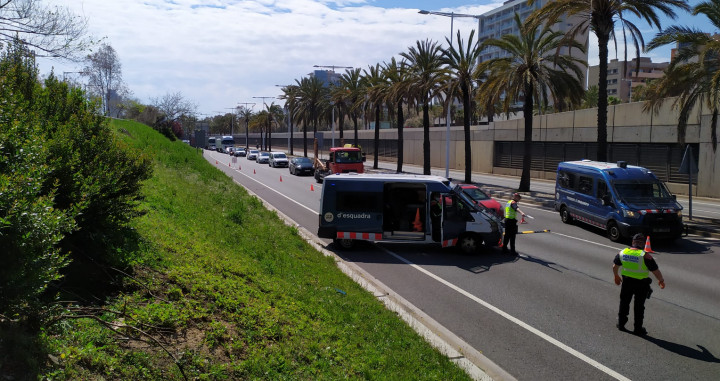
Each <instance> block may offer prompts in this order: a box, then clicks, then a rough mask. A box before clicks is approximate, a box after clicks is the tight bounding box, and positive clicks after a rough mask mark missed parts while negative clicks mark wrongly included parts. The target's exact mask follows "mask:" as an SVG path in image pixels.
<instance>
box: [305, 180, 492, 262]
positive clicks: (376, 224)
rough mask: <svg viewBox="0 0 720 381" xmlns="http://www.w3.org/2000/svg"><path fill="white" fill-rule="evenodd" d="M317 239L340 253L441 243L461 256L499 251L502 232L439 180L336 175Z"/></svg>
mask: <svg viewBox="0 0 720 381" xmlns="http://www.w3.org/2000/svg"><path fill="white" fill-rule="evenodd" d="M319 219H320V221H319V224H318V236H319V237H321V238H331V239H333V240H334V242H335V244H336V245H338V246H340V247H341V248H351V247H352V246H353V244H354V243H355V242H356V241H358V240H364V241H376V242H378V241H379V242H398V243H433V242H435V243H440V244H441V245H442V247H451V246H458V247H459V248H460V249H461V250H462V251H464V252H467V253H471V252H476V251H479V249H480V247H481V245H482V244H484V245H485V246H488V247H492V246H496V245H497V244H498V243H499V241H500V239H501V237H502V232H503V227H502V223H500V220H498V219H497V218H496V217H495V216H492V215H490V214H489V213H487V212H485V211H483V210H481V209H480V208H479V207H478V206H477V205H475V203H473V202H472V201H471V200H469V199H468V198H467V196H465V195H463V194H462V193H458V192H456V191H454V190H453V189H452V188H451V187H450V182H449V180H448V179H446V178H443V177H438V176H423V175H403V174H356V173H347V174H334V175H329V176H327V177H325V181H324V185H323V189H322V196H321V199H320V214H319Z"/></svg>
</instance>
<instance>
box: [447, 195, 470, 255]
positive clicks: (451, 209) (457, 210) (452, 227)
mask: <svg viewBox="0 0 720 381" xmlns="http://www.w3.org/2000/svg"><path fill="white" fill-rule="evenodd" d="M442 200H443V201H442V203H441V204H442V235H441V241H442V247H450V246H455V245H456V244H457V240H458V238H459V237H460V234H462V233H463V232H464V231H465V227H466V219H465V217H464V216H465V214H466V213H467V211H465V212H463V209H464V205H463V203H461V202H459V200H458V199H457V196H455V195H453V194H451V193H444V194H442Z"/></svg>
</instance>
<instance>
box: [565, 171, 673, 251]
mask: <svg viewBox="0 0 720 381" xmlns="http://www.w3.org/2000/svg"><path fill="white" fill-rule="evenodd" d="M682 209H683V207H682V206H681V205H680V204H678V202H677V200H676V198H675V195H673V194H671V193H670V191H669V190H668V189H667V187H665V184H663V182H662V181H660V180H658V178H657V177H656V176H655V175H654V174H653V173H652V172H651V171H650V170H648V169H646V168H642V167H636V166H634V165H628V164H627V162H624V161H618V162H617V164H616V163H604V162H597V161H591V160H580V161H568V162H561V163H559V164H558V169H557V181H556V183H555V210H557V211H558V212H560V219H561V220H562V221H563V222H564V223H566V224H569V223H572V222H573V221H578V222H583V223H586V224H589V225H592V226H596V227H599V228H600V229H603V230H605V231H607V235H608V238H610V240H611V241H619V240H620V239H622V238H629V237H632V236H633V235H634V234H636V233H642V234H645V235H651V236H653V238H655V237H657V238H669V239H677V238H680V236H681V235H682V232H683V221H682Z"/></svg>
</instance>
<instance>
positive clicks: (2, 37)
mask: <svg viewBox="0 0 720 381" xmlns="http://www.w3.org/2000/svg"><path fill="white" fill-rule="evenodd" d="M42 3H43V2H42V1H41V0H2V1H0V42H2V41H7V42H10V41H13V40H14V39H15V38H18V39H20V40H21V41H22V42H23V44H25V45H26V46H28V47H31V48H33V49H34V50H35V55H37V56H44V57H62V58H75V57H76V56H77V55H79V54H82V52H84V51H85V50H86V49H87V48H88V47H89V46H90V45H91V44H92V41H91V39H90V38H89V37H87V35H86V34H87V21H86V20H85V19H84V18H81V17H79V16H76V15H75V14H73V13H72V12H70V10H69V9H68V8H66V7H60V6H55V7H48V6H44V5H43V4H42Z"/></svg>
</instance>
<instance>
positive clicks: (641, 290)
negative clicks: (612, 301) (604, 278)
mask: <svg viewBox="0 0 720 381" xmlns="http://www.w3.org/2000/svg"><path fill="white" fill-rule="evenodd" d="M650 283H652V280H651V279H650V278H645V279H635V278H630V277H627V276H623V277H622V287H621V288H620V312H619V313H618V323H619V324H620V325H621V326H624V325H625V323H627V321H628V314H629V313H630V300H632V298H633V297H635V303H634V304H633V313H634V317H635V322H634V327H635V329H640V328H642V326H643V318H644V317H645V299H647V296H648V293H649V292H650Z"/></svg>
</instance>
